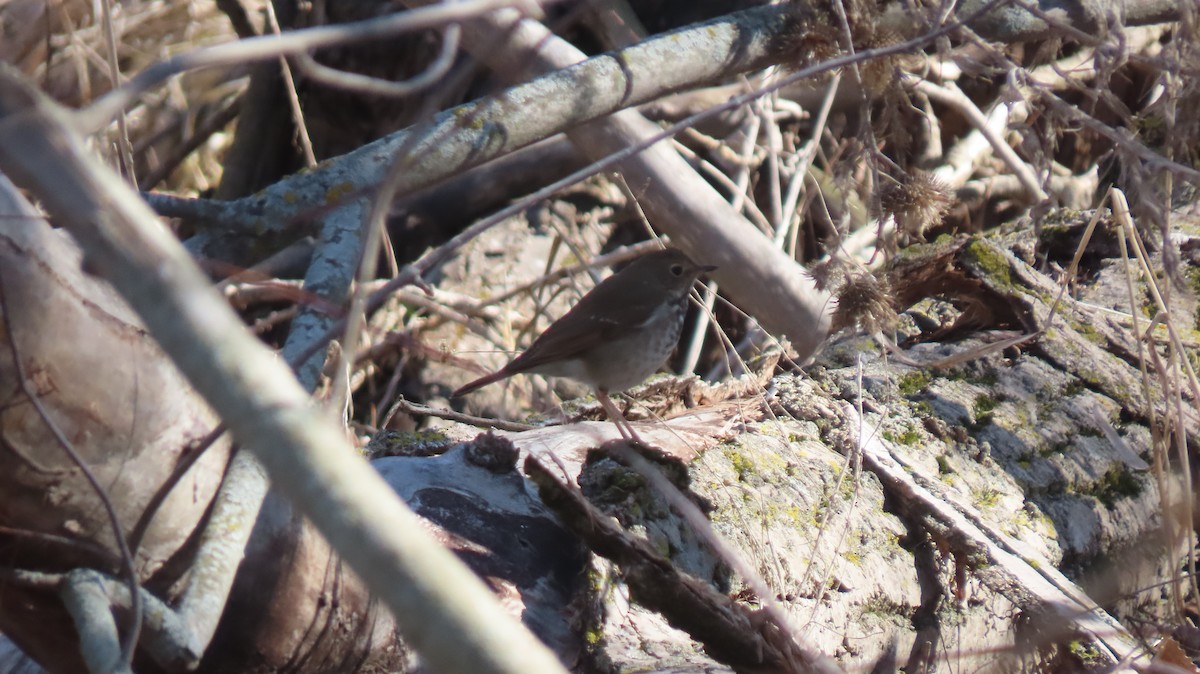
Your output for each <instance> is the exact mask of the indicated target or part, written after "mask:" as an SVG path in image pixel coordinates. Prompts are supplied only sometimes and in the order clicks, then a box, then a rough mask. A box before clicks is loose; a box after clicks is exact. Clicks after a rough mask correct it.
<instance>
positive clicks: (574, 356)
mask: <svg viewBox="0 0 1200 674" xmlns="http://www.w3.org/2000/svg"><path fill="white" fill-rule="evenodd" d="M714 269H716V267H706V266H701V265H698V264H696V263H695V262H692V261H691V260H690V259H688V257H687V256H686V255H684V254H683V253H681V252H680V251H678V250H675V249H673V248H668V249H666V250H660V251H655V252H653V253H648V254H646V255H643V256H642V257H639V258H637V259H636V260H634V261H633V262H631V263H629V266H627V267H625V268H624V269H622V270H621V271H619V272H617V273H616V274H613V275H612V276H610V277H608V278H607V279H605V280H604V281H602V282H601V283H600V285H597V286H596V287H595V288H593V289H592V290H591V292H589V293H587V294H586V295H584V296H583V298H582V299H580V300H579V303H578V304H576V305H575V306H574V307H572V308H571V310H570V311H568V312H567V313H565V314H563V316H562V318H559V319H558V320H557V321H554V322H553V323H551V324H550V327H548V328H546V331H545V332H543V333H542V334H541V335H539V336H538V338H537V339H535V340H534V341H533V344H531V345H530V346H529V348H528V349H526V350H525V352H524V353H522V354H521V355H519V356H517V357H516V358H514V359H513V360H512V361H511V362H509V364H508V365H505V366H504V367H502V368H500V369H499V370H497V371H496V372H493V373H492V374H489V375H487V376H485V377H480V378H479V379H476V380H475V381H473V382H471V383H469V384H467V385H465V386H463V387H462V388H460V389H458V390H457V391H455V392H454V393H453V394H452V395H453V396H454V397H458V396H461V395H464V394H467V393H470V392H471V391H474V390H475V389H478V388H481V387H483V386H487V385H488V384H491V383H493V382H497V381H500V380H501V379H504V378H506V377H511V376H513V375H514V374H521V373H533V374H541V375H547V376H551V377H567V378H569V379H574V380H576V381H578V382H581V383H583V384H586V385H588V386H590V387H591V388H592V389H593V390H594V391H595V392H596V398H597V400H599V401H600V404H601V405H603V406H604V409H605V411H606V412H608V415H609V417H610V418H611V419H612V421H613V422H614V423H616V424H617V428H618V429H619V430H620V431H621V434H622V435H625V431H626V429H628V430H629V433H630V435H629V436H626V437H632V433H633V429H632V428H631V427H628V422H627V421H625V418H624V417H623V416H622V415H621V413H620V411H619V410H617V407H616V406H615V405H613V403H612V401H611V400H610V399H609V397H608V394H609V393H616V392H618V391H624V390H625V389H627V388H630V387H631V386H634V385H636V384H639V383H641V382H642V381H643V380H645V379H646V378H647V377H649V376H650V375H652V374H654V373H655V372H657V371H658V368H660V367H662V364H663V363H664V362H666V360H667V357H669V356H670V355H671V351H673V350H674V349H675V344H676V342H678V341H679V333H680V332H681V331H682V330H683V316H684V313H685V312H686V310H687V297H688V292H689V291H690V290H691V288H692V284H693V283H695V282H696V279H697V278H698V277H699V276H700V275H701V274H703V273H705V272H709V271H712V270H714ZM621 422H625V424H626V427H625V428H623V427H622V426H621Z"/></svg>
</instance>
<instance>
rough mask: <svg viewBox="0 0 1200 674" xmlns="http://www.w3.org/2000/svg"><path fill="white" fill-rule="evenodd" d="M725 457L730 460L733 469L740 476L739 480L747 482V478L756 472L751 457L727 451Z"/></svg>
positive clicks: (734, 451)
mask: <svg viewBox="0 0 1200 674" xmlns="http://www.w3.org/2000/svg"><path fill="white" fill-rule="evenodd" d="M725 456H726V457H727V458H728V459H729V464H730V465H731V466H732V467H733V470H734V472H736V473H737V474H738V480H739V481H741V482H745V481H746V478H747V477H749V476H750V475H751V474H752V473H753V472H754V462H753V461H751V460H750V457H748V456H746V455H745V454H742V453H741V452H739V451H736V450H732V449H730V450H726V451H725Z"/></svg>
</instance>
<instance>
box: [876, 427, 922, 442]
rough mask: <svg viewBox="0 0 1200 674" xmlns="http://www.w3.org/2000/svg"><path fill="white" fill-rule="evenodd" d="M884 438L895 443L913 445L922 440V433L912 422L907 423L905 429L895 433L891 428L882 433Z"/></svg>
mask: <svg viewBox="0 0 1200 674" xmlns="http://www.w3.org/2000/svg"><path fill="white" fill-rule="evenodd" d="M880 435H881V436H882V437H883V439H884V440H887V441H888V442H890V443H892V444H893V445H904V446H908V447H911V446H913V445H915V444H917V443H918V442H920V441H921V434H920V433H919V432H918V431H917V429H916V428H913V426H912V425H911V424H906V425H905V428H904V431H902V432H900V433H894V432H892V431H890V430H887V431H883V432H882V433H880Z"/></svg>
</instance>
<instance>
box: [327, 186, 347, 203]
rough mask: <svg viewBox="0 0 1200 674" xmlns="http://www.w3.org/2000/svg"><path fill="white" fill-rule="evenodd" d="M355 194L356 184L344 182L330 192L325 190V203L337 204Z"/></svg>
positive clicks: (330, 189)
mask: <svg viewBox="0 0 1200 674" xmlns="http://www.w3.org/2000/svg"><path fill="white" fill-rule="evenodd" d="M353 192H354V184H353V183H351V182H349V181H343V182H340V183H338V184H336V185H333V186H332V187H330V188H329V189H328V190H325V203H327V204H336V203H337V202H339V201H341V200H342V199H344V198H346V196H348V195H349V194H351V193H353Z"/></svg>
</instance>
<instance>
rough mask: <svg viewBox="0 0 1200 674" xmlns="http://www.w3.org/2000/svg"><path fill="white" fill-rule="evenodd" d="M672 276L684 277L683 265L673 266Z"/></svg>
mask: <svg viewBox="0 0 1200 674" xmlns="http://www.w3.org/2000/svg"><path fill="white" fill-rule="evenodd" d="M671 275H673V276H683V265H681V264H673V265H671Z"/></svg>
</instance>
